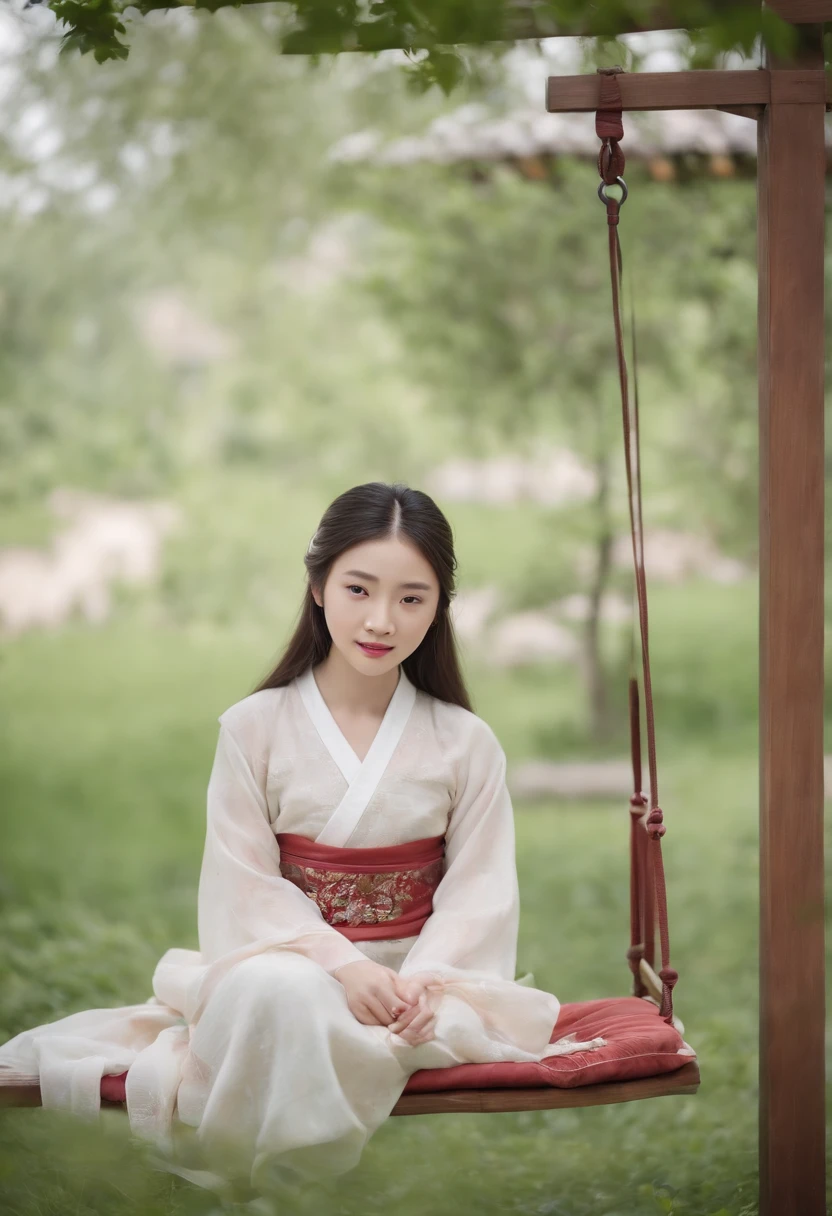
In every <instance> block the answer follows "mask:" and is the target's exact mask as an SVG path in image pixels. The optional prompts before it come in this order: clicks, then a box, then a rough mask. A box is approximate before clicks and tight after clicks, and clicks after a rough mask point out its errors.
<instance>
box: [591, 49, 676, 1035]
mask: <svg viewBox="0 0 832 1216" xmlns="http://www.w3.org/2000/svg"><path fill="white" fill-rule="evenodd" d="M621 71H622V69H621V68H620V67H616V68H599V69H598V73H599V75H600V77H601V80H600V96H599V109H598V111H597V112H596V116H595V130H596V133H597V134H598V136H599V138H600V139H601V152H600V154H599V157H598V172H599V176H600V177H601V179H602V181H603V183H604V185H613V184H615V183H616V182H617V179H618V178H620V177H621V174H622V171H623V169H624V164H625V158H624V153H623V152H622V150H621V148H620V146H619V141H620V140H621V139H622V138H623V136H624V128H623V121H622V108H623V107H622V103H621V90H620V88H619V83H618V76H619V75H620V73H621ZM619 184H622V183H619ZM601 189H602V191H603V193H602V194H601V198H602V201H603V202H604V204H605V207H606V211H607V230H608V237H609V255H610V280H611V284H612V308H613V322H614V326H615V346H616V353H617V357H618V372H619V382H620V388H621V413H622V423H623V430H624V464H625V468H626V472H627V498H628V505H629V512H630V533H631V537H632V544H633V567H634V572H635V590H636V599H637V602H638V619H639V631H640V635H641V658H642V679H643V685H644V715H645V725H646V733H647V766H648V771H649V777H650V802H649V808H648V806H647V800H646V799H645V797H644V795H643V793H642V792H641V735H640V710H639V697H638V683H637V681H636V680H631V684H630V735H631V750H632V758H633V782H634V794H633V797H632V798H631V800H630V821H631V832H630V846H631V852H630V881H631V896H630V934H631V938H630V949H629V950H628V952H627V957H628V960H629V962H630V967H631V969H632V971H633V976H634V980H635V989H636V992H637V994H638V995H643V985H642V983H641V979H640V975H639V962H640V959H641V958H642V957H645V958H647V961H648V962H649V961H651V956H652V938H653V910H654V908H655V916H656V920H657V921H658V926H659V942H660V947H661V960H662V966H661V970H660V972H659V978H660V979H661V981H662V1000H661V1009H660V1013H661V1016H662V1017H663V1018H664V1020H665V1021H666V1022H671V1021H672V1019H673V988H674V986H675V984H676V981H677V979H678V978H679V977H678V974H677V973H676V971H674V970H673V968H672V967H671V966H670V936H669V932H668V923H667V891H666V887H665V877H664V865H663V861H662V848H661V838H662V836H664V834H665V825H664V815H663V813H662V810H661V807H660V806H659V784H658V774H657V765H656V728H655V717H654V712H653V685H652V679H651V673H650V647H649V638H648V613H647V577H646V573H645V568H644V529H643V519H642V494H641V459H640V442H639V417H638V377H637V362H636V353H635V352H636V348H635V316H634V317H633V336H634V338H633V350H634V361H633V362H634V373H635V374H634V385H635V394H634V407H633V409H631V408H630V392H629V379H628V374H627V360H626V356H625V353H624V327H623V322H622V313H621V284H622V280H623V259H622V255H621V241H620V239H619V235H618V223H619V213H620V209H621V205H622V202H623V199H621V200H619V199H615V198H611V197H610V196H609V195H607V193H606V191H605V190H603V187H602V188H601ZM642 828H643V829H644V832H642Z"/></svg>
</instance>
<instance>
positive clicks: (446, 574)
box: [253, 481, 473, 712]
mask: <svg viewBox="0 0 832 1216" xmlns="http://www.w3.org/2000/svg"><path fill="white" fill-rule="evenodd" d="M391 537H399V538H401V539H402V540H406V541H409V542H410V543H411V544H413V545H414V546H415V547H416V548H417V549H418V550H419V551H420V552H421V553H422V554H423V556H424V557H425V559H426V560H427V561H428V562H430V564H431V566H432V567H433V570H434V573H435V574H436V577H437V579H438V580H439V603H438V605H437V609H436V620H435V622H434V623H433V624H432V625H431V626H430V628H429V629H428V631H427V633H426V634H425V636H424V638H423V639H422V641H421V643H420V645H419V646H417V648H416V650H414V652H413V654H411V655H408V657H407V658H406V659H404V661H403V662H402V668H403V670H404V672H405V675H406V676H407V678H408V679H409V680H410V682H411V683H412V684H414V685H415V686H416V688H420V689H422V691H423V692H426V693H429V694H430V696H432V697H438V698H439V700H440V701H448V702H450V703H451V704H452V705H461V706H462V707H463V709H468V710H471V702H470V699H469V696H468V692H467V690H466V688H465V683H464V681H463V678H462V674H461V671H460V667H459V659H458V656H457V649H456V640H455V637H454V629H453V621H452V619H451V615H450V611H449V609H450V604H451V600H452V599H453V597H454V595H455V594H456V588H455V583H456V579H455V574H456V565H457V563H456V556H455V554H454V542H453V532H452V530H451V526H450V524H449V523H448V520H447V519H446V518H445V516H444V515H443V513H442V512H441V511H440V509H439V507H437V505H436V503H435V502H434V501H433V499H432V498H431V497H430V496H429V495H428V494H423V493H422V492H421V490H412V489H410V487H409V486H405V485H402V484H401V482H396V483H394V484H393V485H387V484H386V483H385V482H382V481H368V482H367V483H366V484H364V485H361V486H353V487H352V489H351V490H346V491H345V492H344V493H343V494H340V495H339V496H338V497H337V498H336V499H335V500H334V502H332V503H331V504H330V506H329V507H327V509H326V511H325V512H324V515H323V518H322V519H321V522H320V524H319V525H318V530H317V532H316V533H315V535H314V536H313V538H312V540H311V541H310V544H309V548H308V550H307V552H306V557H305V558H304V565H305V566H306V570H307V573H308V576H309V578H308V582H307V587H306V594H305V596H304V600H303V604H302V605H301V608H300V612H299V615H298V622H297V625H296V626H295V631H294V633H293V634H292V637H291V638H290V640H289V642H288V644H287V646H286V648H285V650H284V652H283V655H282V657H281V659H280V661H279V663H278V664H277V666H276V667H275V668H274V670H273V671H271V672H270V673H269V674H268V675H267V676H266V677H265V679H263V680H261V682H260V683H259V684H258V685H257V687H256V688H255V689H253V691H254V692H259V691H260V690H261V689H263V688H281V687H283V685H285V684H289V683H290V682H291V681H292V680H294V679H295V677H296V676H300V675H303V673H304V672H305V671H306V670H307V668H308V667H315V666H317V664H318V663H320V662H322V661H323V660H324V659H325V658H326V656H327V655H328V654H329V651H330V647H331V646H332V636H331V634H330V632H329V629H328V628H327V624H326V620H325V618H324V610H323V608H321V607H319V606H318V604H316V603H315V599H314V597H313V595H312V588H313V587H314V588H315V590H316V591H318V593H319V594H321V593H322V592H323V588H324V586H325V584H326V580H327V578H328V576H329V572H330V570H331V568H332V565H333V563H334V562H335V561H336V560H337V558H338V557H339V556H340V555H341V554H342V553H343V552H344V550H345V549H350V548H352V546H353V545H360V544H363V543H364V542H365V541H370V540H386V539H389V538H391ZM472 712H473V711H472Z"/></svg>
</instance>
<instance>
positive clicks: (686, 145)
mask: <svg viewBox="0 0 832 1216" xmlns="http://www.w3.org/2000/svg"><path fill="white" fill-rule="evenodd" d="M624 131H625V133H624V140H623V141H622V148H623V150H624V153H625V155H626V157H627V159H628V160H639V161H644V162H646V163H647V164H648V166H649V168H650V171H651V173H652V174H653V176H654V177H656V178H662V179H666V178H673V177H674V176H675V175H676V172H677V169H678V166H679V162H680V161H682V160H684V161H686V162H688V163H691V162H692V163H693V164H694V165H695V166H698V171H699V172H702V171H703V170H704V171H705V172H710V173H713V174H716V175H719V176H732V175H733V174H735V173H741V172H743V171H745V172H749V173H752V174H753V173H754V172H755V171H756V157H757V124H756V122H754V121H753V120H752V119H748V118H743V117H740V116H739V115H737V114H729V113H724V112H723V111H721V110H661V111H654V112H649V113H648V112H635V113H629V114H626V115H625V117H624ZM598 146H599V145H598V138H597V136H596V134H595V116H594V115H593V114H547V113H546V112H545V111H544V110H543V108H542V104H541V108H540V109H539V110H536V109H532V108H531V107H529V108H528V109H519V110H514V111H512V112H510V113H508V114H505V115H495V114H493V113H492V112H490V111H489V110H488V108H487V107H486V106H484V105H479V104H471V105H466V106H462V107H460V108H459V109H457V110H454V111H453V112H452V113H450V114H445V115H442V116H441V117H440V118H437V119H435V120H434V121H433V122H432V123H431V125H430V126H429V127H428V128H427V130H426V131H425V132H424V133H423V134H421V135H411V136H407V137H405V138H401V139H393V140H389V141H387V142H385V141H384V139H383V138H382V136H381V135H380V134H379V133H378V132H375V131H371V130H367V131H361V132H357V133H355V134H354V135H350V136H347V137H346V138H345V139H342V140H341V141H340V142H339V143H337V144H336V145H334V147H333V148H332V149H331V150H330V158H331V159H332V160H337V161H341V162H352V163H356V162H365V163H372V164H377V165H391V166H395V165H411V164H416V163H419V162H428V163H432V164H440V165H451V164H460V163H466V162H489V161H490V162H495V161H507V162H512V163H514V164H516V166H517V167H518V168H519V169H520V170H521V171H523V172H525V173H526V174H527V175H528V176H530V177H535V176H544V175H545V174H546V162H547V161H549V160H551V159H552V158H556V157H559V156H574V157H579V158H587V159H592V160H595V159H596V158H597V155H598ZM827 147H828V148H832V138H830V128H829V124H828V123H827Z"/></svg>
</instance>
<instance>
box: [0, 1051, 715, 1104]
mask: <svg viewBox="0 0 832 1216" xmlns="http://www.w3.org/2000/svg"><path fill="white" fill-rule="evenodd" d="M698 1088H699V1067H698V1065H697V1063H696V1061H695V1060H692V1061H691V1062H690V1063H689V1064H684V1065H683V1066H682V1067H681V1068H679V1069H677V1070H676V1072H671V1073H665V1074H664V1076H660V1077H641V1078H639V1079H638V1080H636V1081H614V1082H611V1083H609V1084H603V1085H581V1086H579V1087H578V1088H577V1089H556V1088H555V1087H554V1086H548V1085H547V1086H545V1087H540V1088H539V1089H447V1090H444V1091H438V1092H436V1093H424V1094H420V1093H414V1094H403V1095H402V1096H401V1098H399V1100H398V1102H397V1103H396V1105H395V1106H394V1107H393V1109H392V1111H391V1112H390V1113H391V1115H466V1114H498V1113H500V1112H508V1111H522V1110H565V1109H569V1108H578V1107H582V1106H607V1105H611V1104H614V1103H617V1102H635V1101H638V1100H639V1099H641V1098H662V1097H666V1096H668V1095H671V1094H695V1093H696V1091H697V1089H698ZM40 1105H41V1100H40V1085H39V1084H38V1079H37V1077H25V1076H14V1075H10V1076H9V1077H8V1078H3V1079H0V1107H12V1106H16V1107H27V1106H28V1107H35V1106H40ZM101 1107H102V1109H108V1110H124V1111H126V1109H127V1108H126V1106H125V1104H124V1103H123V1102H108V1101H106V1099H103V1098H102V1100H101Z"/></svg>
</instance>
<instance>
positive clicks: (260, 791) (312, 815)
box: [0, 482, 559, 1189]
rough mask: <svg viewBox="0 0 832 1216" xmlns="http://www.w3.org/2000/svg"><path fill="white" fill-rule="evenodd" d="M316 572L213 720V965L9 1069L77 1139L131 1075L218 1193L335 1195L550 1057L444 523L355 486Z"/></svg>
mask: <svg viewBox="0 0 832 1216" xmlns="http://www.w3.org/2000/svg"><path fill="white" fill-rule="evenodd" d="M305 563H306V569H307V572H308V586H307V591H306V596H305V599H304V603H303V606H302V608H301V612H300V619H299V622H298V625H297V628H296V629H295V632H294V634H293V636H292V638H291V640H290V641H289V644H288V646H287V647H286V650H285V652H284V654H283V657H282V658H281V660H280V662H279V663H278V665H277V667H276V668H275V670H274V671H273V672H272V673H271V674H270V675H269V676H267V677H266V679H264V680H263V682H262V683H261V684H260V685H259V687H258V688H257V689H256V690H255V691H254V692H252V693H251V694H250V695H249V696H247V697H244V698H243V700H241V701H238V702H237V703H236V704H235V705H232V706H231V707H230V709H227V710H226V711H225V713H223V714H222V715H221V716H220V718H219V722H220V732H219V741H218V744H217V751H216V757H215V760H214V766H213V770H212V773H211V779H210V782H209V786H208V817H207V834H206V841H205V852H204V857H203V862H202V871H201V874H200V881H199V896H198V929H199V950H198V951H195V950H186V949H178V948H174V949H170V950H168V951H167V953H166V954H165V955H164V956H163V957H162V959H161V960H160V962H159V963H158V965H157V967H156V971H155V974H154V976H153V992H154V996H153V997H151V998H150V999H149V1000H148V1001H147V1003H145V1004H139V1005H131V1006H126V1007H122V1008H118V1009H93V1010H87V1011H84V1012H81V1013H76V1014H73V1015H71V1016H69V1017H66V1018H63V1019H61V1020H60V1021H57V1022H53V1023H49V1024H47V1025H45V1026H40V1027H37V1028H35V1029H33V1030H28V1031H24V1032H23V1033H22V1034H19V1035H18V1036H17V1037H16V1038H14V1039H11V1040H10V1041H9V1042H8V1043H7V1044H5V1046H3V1047H2V1048H0V1070H3V1069H6V1070H8V1071H13V1072H16V1073H23V1074H28V1075H32V1076H38V1077H39V1079H40V1087H41V1094H42V1100H43V1104H44V1106H47V1107H63V1108H66V1109H69V1110H72V1111H75V1112H76V1113H77V1114H79V1115H85V1116H87V1117H95V1116H96V1115H97V1113H98V1111H99V1109H100V1093H101V1089H102V1086H103V1087H104V1092H105V1094H107V1093H108V1088H107V1087H108V1086H112V1085H113V1078H114V1077H115V1075H116V1074H123V1073H124V1072H125V1070H127V1073H126V1083H125V1084H126V1102H127V1111H128V1116H129V1119H130V1126H131V1129H132V1131H134V1132H135V1133H136V1134H138V1135H140V1136H142V1137H145V1138H148V1139H150V1140H152V1141H153V1142H155V1144H156V1145H157V1146H159V1147H160V1148H163V1149H164V1150H173V1149H174V1147H175V1141H176V1138H177V1135H178V1132H177V1129H178V1128H183V1127H187V1128H190V1129H195V1140H196V1144H197V1146H198V1149H199V1151H200V1153H201V1155H202V1160H203V1162H204V1163H207V1164H208V1165H209V1167H210V1168H209V1173H207V1174H203V1175H200V1176H197V1175H193V1177H194V1180H195V1181H198V1182H200V1183H201V1184H203V1185H215V1184H216V1182H217V1180H220V1181H221V1180H222V1179H223V1178H224V1177H225V1178H227V1177H229V1176H230V1175H236V1176H238V1177H241V1178H245V1179H247V1180H248V1182H249V1183H250V1185H252V1186H253V1187H255V1188H257V1189H259V1188H262V1187H265V1186H266V1185H267V1183H268V1181H269V1180H274V1179H275V1178H279V1177H290V1178H295V1177H297V1176H298V1175H299V1176H301V1177H308V1178H314V1177H318V1176H320V1175H322V1174H330V1175H331V1174H338V1173H343V1172H345V1171H347V1170H349V1169H351V1168H352V1167H353V1166H355V1165H356V1163H357V1162H358V1160H359V1157H360V1155H361V1152H362V1149H363V1148H364V1145H365V1144H366V1143H367V1140H368V1139H369V1138H370V1136H371V1135H372V1133H373V1132H374V1131H375V1129H376V1128H377V1127H379V1125H380V1124H381V1123H382V1122H383V1121H384V1120H385V1119H386V1118H387V1116H388V1115H389V1114H390V1111H391V1110H392V1109H393V1107H394V1106H395V1104H396V1102H397V1100H398V1098H399V1096H400V1094H401V1092H402V1090H403V1089H404V1087H405V1084H406V1083H407V1080H408V1078H409V1076H410V1075H411V1074H412V1073H413V1072H415V1071H417V1070H418V1069H423V1068H441V1067H447V1066H449V1065H453V1064H459V1063H465V1062H477V1063H482V1062H487V1061H495V1060H539V1059H541V1058H542V1057H543V1056H544V1055H548V1054H550V1053H551V1051H552V1050H554V1046H553V1048H550V1049H549V1050H547V1048H548V1046H549V1042H550V1038H551V1035H552V1031H553V1028H554V1025H555V1022H556V1020H557V1017H558V1010H559V1003H558V1000H557V999H556V997H554V996H553V995H551V994H550V993H548V992H543V991H541V990H539V989H537V988H532V987H527V986H525V985H523V984H518V983H517V982H515V964H516V951H517V929H518V919H519V894H518V885H517V873H516V869H515V858H514V823H513V816H512V805H511V800H510V797H509V794H508V790H507V788H506V783H505V768H506V759H505V753H504V752H503V749H502V748H501V746H500V744H499V742H498V740H497V738H496V736H495V734H494V732H493V731H492V730H491V728H490V727H489V726H488V725H487V724H486V723H485V722H484V721H483V720H482V719H481V718H479V717H477V715H476V714H474V713H473V712H472V710H471V708H470V704H469V700H468V696H467V694H466V691H465V687H464V684H463V680H462V676H461V674H460V669H459V664H458V660H457V654H456V649H455V641H454V635H453V627H452V621H451V617H450V614H449V607H450V602H451V599H452V597H453V595H454V572H455V568H456V560H455V557H454V550H453V539H452V532H451V528H450V526H449V524H448V521H447V519H446V518H445V516H444V515H443V514H442V512H441V511H440V510H439V508H438V507H437V506H436V504H435V503H434V502H433V500H432V499H431V498H430V497H428V495H426V494H424V493H421V492H419V491H418V490H413V489H409V488H407V487H406V486H403V485H400V484H395V485H386V484H383V483H379V482H371V483H368V484H366V485H360V486H355V487H354V488H352V489H350V490H348V491H346V492H345V493H344V494H342V495H340V496H339V497H338V498H337V499H336V500H335V501H334V502H333V503H332V505H331V506H330V507H329V508H328V510H327V511H326V513H325V514H324V516H323V519H322V520H321V523H320V526H319V527H318V530H317V532H316V533H315V535H314V537H313V538H312V541H311V542H310V545H309V548H308V550H307V554H306V558H305ZM102 1077H104V1078H105V1079H104V1080H103V1081H102ZM218 1171H219V1172H218ZM179 1172H183V1171H181V1170H180V1171H179Z"/></svg>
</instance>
